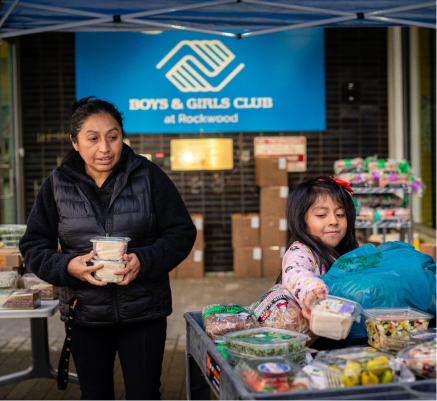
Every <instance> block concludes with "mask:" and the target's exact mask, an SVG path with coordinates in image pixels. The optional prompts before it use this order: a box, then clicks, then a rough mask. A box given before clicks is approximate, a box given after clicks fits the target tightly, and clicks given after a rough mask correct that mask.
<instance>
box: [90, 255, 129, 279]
mask: <svg viewBox="0 0 437 401" xmlns="http://www.w3.org/2000/svg"><path fill="white" fill-rule="evenodd" d="M91 262H92V263H93V265H103V266H104V267H102V268H101V269H99V270H96V271H95V272H94V278H95V279H96V280H98V281H104V282H106V283H121V282H122V281H123V279H124V275H122V274H114V272H116V271H118V270H123V269H124V268H125V267H126V264H127V262H126V261H119V262H114V261H110V260H95V259H91Z"/></svg>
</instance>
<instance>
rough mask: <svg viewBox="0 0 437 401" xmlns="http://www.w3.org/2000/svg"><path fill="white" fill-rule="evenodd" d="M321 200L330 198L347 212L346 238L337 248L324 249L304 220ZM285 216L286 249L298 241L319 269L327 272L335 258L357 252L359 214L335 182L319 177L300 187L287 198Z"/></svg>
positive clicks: (279, 281) (279, 280)
mask: <svg viewBox="0 0 437 401" xmlns="http://www.w3.org/2000/svg"><path fill="white" fill-rule="evenodd" d="M319 196H330V197H331V198H332V200H333V201H334V202H335V203H337V204H339V205H341V206H342V207H343V208H344V210H345V213H346V219H347V229H346V235H345V236H344V238H343V239H342V240H341V241H340V243H339V244H338V245H337V246H336V247H335V248H331V247H330V246H328V245H325V244H324V243H323V242H322V241H321V240H320V239H319V238H318V237H316V236H314V235H311V234H310V233H309V232H308V226H307V224H306V222H305V216H306V213H307V212H308V210H309V208H310V207H311V205H312V204H313V203H314V202H315V201H316V199H317V198H318V197H319ZM286 213H287V223H288V231H289V233H290V238H289V240H288V244H287V249H288V248H289V247H290V245H291V244H292V243H293V242H295V241H299V242H302V243H303V244H305V245H306V246H307V247H308V248H310V250H311V251H312V252H313V254H314V256H315V257H316V260H317V263H318V265H319V266H325V269H326V271H328V270H329V269H330V267H331V266H332V264H333V263H334V260H333V258H335V259H337V258H338V257H340V256H341V255H344V254H345V253H347V252H350V251H352V250H354V249H356V248H358V241H357V238H356V236H355V218H356V210H355V205H354V202H353V200H352V196H351V195H350V194H349V192H347V191H346V190H345V189H343V187H341V186H340V185H339V184H337V183H336V182H335V181H333V179H332V178H328V177H316V178H313V179H311V180H308V181H305V182H303V183H302V184H300V185H299V186H298V187H297V188H296V189H295V190H294V191H293V192H292V193H291V194H290V196H289V197H288V201H287V212H286ZM281 281H282V271H281V273H280V274H279V277H278V280H277V283H281Z"/></svg>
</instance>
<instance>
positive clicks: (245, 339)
mask: <svg viewBox="0 0 437 401" xmlns="http://www.w3.org/2000/svg"><path fill="white" fill-rule="evenodd" d="M309 339H310V337H309V336H307V335H306V334H301V333H297V332H295V331H291V330H283V329H274V328H270V327H260V328H256V329H248V330H240V331H236V332H232V333H227V334H225V335H224V336H223V340H224V341H225V342H226V346H227V348H228V349H229V350H231V351H234V352H238V353H240V354H246V355H253V356H258V357H266V356H278V355H287V354H291V353H293V352H296V351H300V350H303V349H304V348H305V343H306V342H307V341H308V340H309Z"/></svg>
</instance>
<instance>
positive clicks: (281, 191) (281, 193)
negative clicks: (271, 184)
mask: <svg viewBox="0 0 437 401" xmlns="http://www.w3.org/2000/svg"><path fill="white" fill-rule="evenodd" d="M279 197H280V198H288V187H281V188H279Z"/></svg>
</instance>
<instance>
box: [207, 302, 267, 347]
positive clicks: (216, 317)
mask: <svg viewBox="0 0 437 401" xmlns="http://www.w3.org/2000/svg"><path fill="white" fill-rule="evenodd" d="M202 318H203V329H204V330H205V333H206V334H207V335H208V337H209V338H211V340H213V341H215V340H216V338H217V337H219V336H222V335H224V334H226V333H229V332H232V331H238V330H244V329H251V328H255V327H259V323H258V322H257V320H256V319H255V316H254V315H253V313H252V312H251V311H250V310H249V307H244V306H242V305H237V304H223V305H219V304H213V305H208V306H205V307H204V308H203V310H202Z"/></svg>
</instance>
